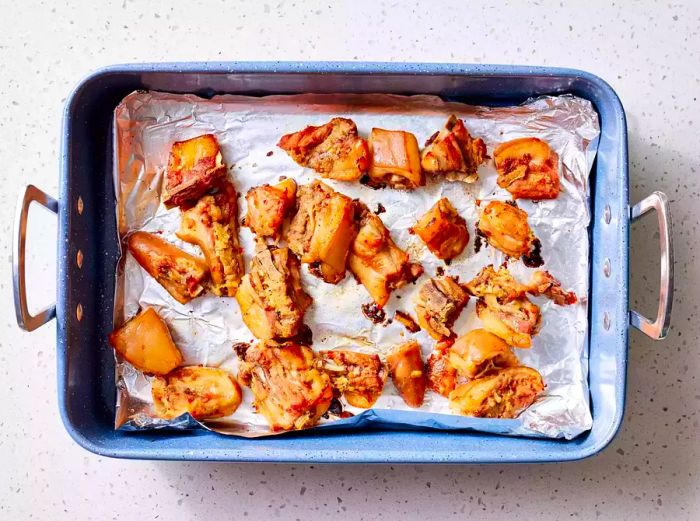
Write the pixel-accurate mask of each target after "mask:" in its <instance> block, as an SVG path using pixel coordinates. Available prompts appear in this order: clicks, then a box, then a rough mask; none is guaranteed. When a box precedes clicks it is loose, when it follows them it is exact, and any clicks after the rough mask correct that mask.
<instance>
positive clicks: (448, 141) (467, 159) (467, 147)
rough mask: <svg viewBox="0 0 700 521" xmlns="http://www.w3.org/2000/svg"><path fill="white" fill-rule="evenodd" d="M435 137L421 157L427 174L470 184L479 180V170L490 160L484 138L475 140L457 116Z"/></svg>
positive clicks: (452, 117)
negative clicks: (480, 166)
mask: <svg viewBox="0 0 700 521" xmlns="http://www.w3.org/2000/svg"><path fill="white" fill-rule="evenodd" d="M433 136H434V137H431V139H430V140H428V141H429V142H428V143H426V147H425V149H424V150H423V154H422V156H421V165H422V167H423V170H424V171H425V172H427V173H429V174H433V175H435V174H437V175H444V176H445V177H446V178H447V179H449V180H451V181H455V180H458V181H464V182H466V183H473V182H474V181H476V180H477V179H478V178H479V175H478V174H477V169H478V168H479V165H481V164H482V163H483V162H484V161H485V160H486V158H487V155H486V145H485V144H484V140H483V139H481V138H473V137H472V136H471V135H470V134H469V131H468V130H467V129H466V127H465V126H464V122H463V121H462V120H461V119H457V117H456V116H455V115H454V114H453V115H451V116H450V117H449V119H448V120H447V123H446V124H445V128H443V129H442V130H440V131H439V133H438V134H437V136H435V135H433Z"/></svg>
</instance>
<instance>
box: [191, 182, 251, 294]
mask: <svg viewBox="0 0 700 521" xmlns="http://www.w3.org/2000/svg"><path fill="white" fill-rule="evenodd" d="M215 189H216V191H215V192H214V193H212V194H207V195H205V196H203V197H201V198H200V199H199V201H197V204H195V205H194V206H193V207H191V208H189V209H187V210H183V212H182V220H181V221H180V229H179V230H178V231H177V236H178V237H179V238H180V239H182V240H183V241H185V242H189V243H192V244H196V245H197V246H199V247H200V248H201V250H202V252H203V253H204V258H205V259H206V261H207V264H208V265H209V272H210V274H211V282H212V288H211V289H212V291H213V292H214V293H215V294H217V295H219V296H222V297H232V296H233V295H235V293H236V289H237V288H238V285H239V284H240V282H241V278H242V277H243V272H244V267H243V252H242V250H241V246H240V241H239V238H238V202H237V194H236V189H235V188H234V187H233V185H232V184H231V183H230V182H229V181H227V180H224V181H222V182H220V183H219V184H218V185H217V186H216V187H215Z"/></svg>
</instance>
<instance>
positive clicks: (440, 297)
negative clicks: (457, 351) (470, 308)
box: [415, 277, 469, 340]
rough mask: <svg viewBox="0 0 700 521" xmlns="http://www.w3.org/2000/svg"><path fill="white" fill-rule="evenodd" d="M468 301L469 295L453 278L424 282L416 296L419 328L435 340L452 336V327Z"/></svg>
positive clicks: (436, 278) (437, 278) (438, 278)
mask: <svg viewBox="0 0 700 521" xmlns="http://www.w3.org/2000/svg"><path fill="white" fill-rule="evenodd" d="M468 301H469V294H468V293H467V292H466V290H465V289H464V288H462V286H461V285H460V284H459V281H458V280H457V279H456V278H454V277H435V278H432V279H428V280H426V281H425V282H424V283H423V284H422V285H421V287H420V288H419V289H418V294H417V296H416V301H415V305H416V316H417V317H418V323H419V324H420V326H421V327H422V328H423V329H424V330H425V331H426V332H427V333H428V334H429V335H430V336H431V337H433V338H435V339H436V340H441V339H443V338H449V337H451V336H452V334H453V333H452V326H453V325H454V323H455V321H456V320H457V318H458V317H459V315H460V313H461V312H462V310H463V309H464V307H465V306H466V305H467V302H468Z"/></svg>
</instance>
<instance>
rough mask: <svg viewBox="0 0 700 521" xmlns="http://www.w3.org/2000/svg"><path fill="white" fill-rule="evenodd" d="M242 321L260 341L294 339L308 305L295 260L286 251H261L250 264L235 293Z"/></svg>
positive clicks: (292, 255)
mask: <svg viewBox="0 0 700 521" xmlns="http://www.w3.org/2000/svg"><path fill="white" fill-rule="evenodd" d="M236 300H237V301H238V304H239V305H240V307H241V314H242V317H243V322H245V324H246V326H248V328H249V329H250V331H251V332H252V333H253V334H254V335H255V336H256V337H257V338H260V339H278V340H284V339H288V338H293V337H295V336H297V335H298V334H299V333H301V331H302V327H303V325H304V322H303V321H304V313H305V312H306V309H307V308H308V307H309V306H310V305H311V297H309V296H308V295H307V294H306V293H305V292H304V290H303V289H302V287H301V275H300V273H299V259H297V257H296V256H295V255H294V253H292V252H291V250H289V248H274V247H270V248H264V249H262V250H261V251H259V252H258V253H257V254H256V255H255V257H253V260H252V261H251V262H250V271H249V273H248V274H247V275H245V277H243V280H242V282H241V285H240V286H239V288H238V291H237V293H236Z"/></svg>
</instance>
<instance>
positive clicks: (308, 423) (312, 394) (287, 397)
mask: <svg viewBox="0 0 700 521" xmlns="http://www.w3.org/2000/svg"><path fill="white" fill-rule="evenodd" d="M320 364H321V361H320V359H318V358H317V357H316V356H315V354H314V352H313V350H312V349H311V348H310V347H307V346H302V345H299V344H294V343H288V344H285V345H284V346H283V347H280V346H278V345H274V344H267V343H265V342H260V343H259V344H257V345H254V346H252V347H249V348H248V349H247V350H246V351H245V354H244V355H243V361H242V362H241V366H240V371H239V373H238V378H239V380H240V381H241V383H243V384H244V385H246V386H248V387H250V390H251V391H252V392H253V396H254V398H255V400H254V405H255V407H256V409H257V411H258V412H259V413H261V414H262V415H263V416H264V417H265V419H266V420H267V423H268V424H269V425H270V429H271V430H272V431H287V430H293V429H306V428H309V427H313V426H314V425H315V424H316V423H317V422H318V420H319V419H320V418H321V416H322V415H323V414H325V412H326V411H327V410H328V407H329V406H330V404H331V400H332V399H333V389H332V387H331V381H330V379H329V377H328V375H327V374H326V373H325V372H324V371H323V370H321V369H320V368H319V366H320Z"/></svg>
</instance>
